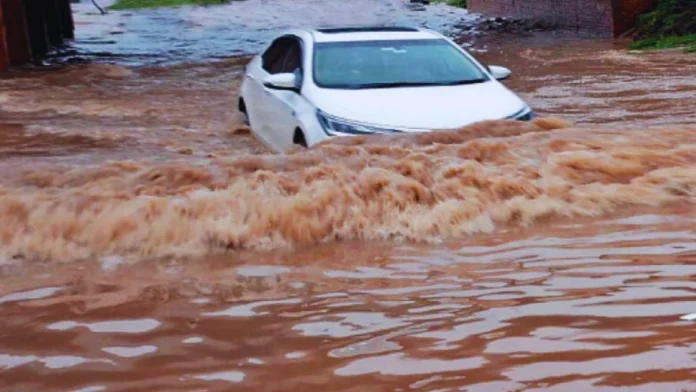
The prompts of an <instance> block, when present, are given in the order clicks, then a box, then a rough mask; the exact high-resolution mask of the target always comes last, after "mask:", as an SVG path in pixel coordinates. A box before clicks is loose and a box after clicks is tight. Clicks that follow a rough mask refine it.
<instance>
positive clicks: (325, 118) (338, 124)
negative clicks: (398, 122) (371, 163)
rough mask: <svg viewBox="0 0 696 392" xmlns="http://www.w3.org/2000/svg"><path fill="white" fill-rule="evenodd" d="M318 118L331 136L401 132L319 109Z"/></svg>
mask: <svg viewBox="0 0 696 392" xmlns="http://www.w3.org/2000/svg"><path fill="white" fill-rule="evenodd" d="M317 119H318V120H319V124H321V127H322V128H323V129H324V132H325V133H326V134H327V135H329V136H345V135H370V134H375V133H381V134H390V133H400V131H398V130H396V129H389V128H380V127H374V126H372V125H366V124H360V123H357V122H353V121H349V120H345V119H342V118H337V117H333V116H331V115H328V114H326V113H324V112H322V111H321V110H317Z"/></svg>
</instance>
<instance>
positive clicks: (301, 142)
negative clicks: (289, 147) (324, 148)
mask: <svg viewBox="0 0 696 392" xmlns="http://www.w3.org/2000/svg"><path fill="white" fill-rule="evenodd" d="M292 142H293V143H295V144H296V145H298V146H302V147H305V148H306V147H307V139H306V138H305V135H304V132H302V130H301V129H300V128H295V134H294V135H293V137H292Z"/></svg>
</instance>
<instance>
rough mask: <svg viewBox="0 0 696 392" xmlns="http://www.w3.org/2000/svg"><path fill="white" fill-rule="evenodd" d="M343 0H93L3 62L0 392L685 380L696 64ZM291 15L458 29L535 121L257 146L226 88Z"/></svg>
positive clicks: (679, 56) (694, 371)
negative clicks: (129, 6) (69, 41)
mask: <svg viewBox="0 0 696 392" xmlns="http://www.w3.org/2000/svg"><path fill="white" fill-rule="evenodd" d="M100 3H101V2H100ZM359 3H360V6H361V7H360V12H358V10H356V9H355V8H352V6H349V5H346V4H347V2H345V1H338V0H337V1H329V0H324V1H321V2H320V1H311V0H293V1H290V0H273V1H271V0H266V1H262V0H247V1H245V2H232V3H231V4H229V5H225V6H221V7H218V8H214V7H213V8H182V9H176V10H150V11H137V12H136V11H133V12H131V11H129V12H123V13H115V12H111V13H109V15H107V16H105V17H103V19H100V18H101V16H100V15H96V14H93V13H94V11H95V10H93V9H91V8H90V7H91V4H89V3H82V4H79V5H77V7H76V22H77V25H78V34H79V35H80V36H79V37H78V39H77V41H76V43H75V44H74V46H73V48H74V50H73V51H71V52H69V53H68V55H67V57H63V60H62V61H68V62H74V64H72V65H67V66H61V67H58V68H57V69H54V70H42V69H23V70H15V71H13V72H12V73H11V74H10V75H8V76H7V77H3V78H2V79H0V131H1V132H2V135H3V137H2V139H0V173H1V174H2V176H0V244H2V246H1V247H0V389H1V390H8V391H83V392H84V391H139V390H165V391H171V390H182V391H203V390H207V391H230V390H233V391H236V390H239V391H305V390H310V391H472V392H473V391H477V392H478V391H492V392H498V391H590V390H592V391H594V390H601V391H624V390H630V391H650V392H652V391H670V392H671V391H688V390H696V338H695V337H694V328H696V324H694V322H696V321H693V320H692V317H689V315H690V314H693V313H696V283H694V277H695V276H696V231H695V230H694V224H695V223H696V211H695V210H694V202H696V142H695V141H696V138H695V137H694V132H696V99H695V98H696V56H693V55H686V54H683V53H681V52H679V51H665V52H653V53H632V52H628V51H626V50H625V49H623V44H622V43H620V42H606V41H587V40H578V39H573V38H570V37H568V36H564V35H563V34H556V33H543V34H535V35H530V36H524V37H514V39H513V38H511V37H508V36H499V35H491V36H476V37H472V36H471V35H461V33H459V32H458V31H459V30H458V28H457V26H460V27H461V25H462V24H463V25H466V24H467V23H472V22H473V21H475V20H476V18H477V17H476V16H472V15H468V14H466V12H465V11H461V10H453V9H450V8H447V7H445V6H440V5H438V6H435V7H432V8H427V9H426V11H412V10H409V9H408V8H406V7H405V6H404V5H403V4H401V3H399V2H398V1H391V0H384V1H370V2H359ZM105 4H106V3H105ZM300 7H304V8H300ZM308 7H311V9H312V11H313V12H307V9H308ZM301 9H304V11H301ZM221 10H224V11H225V12H222V11H221ZM337 15H340V17H337ZM303 16H306V18H307V19H306V20H305V22H306V23H310V24H332V23H333V24H344V23H353V22H355V21H356V20H357V21H363V20H364V18H368V19H369V18H375V20H377V19H378V18H379V17H382V18H385V20H387V21H391V22H403V23H407V22H408V23H413V24H426V25H429V26H431V27H434V28H437V29H439V30H440V31H443V32H447V33H449V34H452V35H453V36H455V37H456V38H457V39H458V40H460V41H461V42H463V43H466V44H467V45H468V46H471V47H473V49H474V50H475V53H476V55H477V57H479V58H480V59H481V60H482V61H484V62H486V63H490V64H500V65H504V66H507V67H509V68H511V69H512V70H513V72H514V76H513V78H512V79H510V80H509V81H507V82H506V84H507V85H509V86H510V87H511V88H513V89H514V90H515V91H517V92H519V93H520V94H521V95H522V96H523V97H524V98H525V99H526V100H527V101H528V102H529V103H530V104H531V105H532V106H533V107H534V108H535V109H536V110H537V112H539V114H541V115H542V116H544V117H545V118H544V119H542V120H539V121H537V122H536V123H533V124H526V123H525V124H523V123H519V124H517V123H507V122H492V123H485V124H477V125H474V126H471V127H466V128H463V129H461V130H456V131H452V132H443V133H438V134H427V135H416V136H408V135H406V136H403V135H402V136H396V137H371V138H358V137H356V138H351V139H344V140H341V141H337V142H334V143H329V144H326V145H323V146H320V147H317V148H314V149H312V150H310V151H301V150H297V151H292V152H290V153H289V154H288V155H286V156H280V155H275V154H271V153H270V152H269V151H266V150H265V149H264V147H263V146H261V145H260V144H259V143H257V142H256V141H255V140H254V138H253V137H252V136H251V135H250V134H249V132H248V130H247V129H246V128H245V127H244V126H242V122H241V117H240V116H239V113H237V112H236V110H235V107H236V105H235V103H236V102H235V91H236V89H237V87H238V82H239V75H240V72H241V69H242V67H243V65H244V64H245V62H246V61H247V60H246V58H247V57H246V55H247V54H248V53H253V51H254V50H256V49H257V48H258V45H259V43H260V42H263V39H265V37H267V36H268V35H269V34H271V35H272V33H273V32H274V31H276V30H275V29H277V28H279V27H286V26H294V25H301V24H302V23H301V22H300V20H301V19H302V17H303ZM100 20H101V21H102V22H99V21H100ZM380 20H381V19H380ZM370 21H372V19H370ZM155 22H157V23H159V25H158V24H157V23H155ZM170 23H171V24H174V25H176V26H179V29H178V30H177V31H176V33H175V32H173V30H171V29H167V28H164V27H163V26H168V25H169V24H170ZM158 26H159V27H158ZM119 31H120V32H119ZM121 33H122V34H121ZM148 37H157V39H151V40H149V41H148V43H147V44H145V43H144V42H145V41H147V39H146V38H148ZM100 40H101V41H103V42H100ZM107 41H108V42H107ZM238 54H243V55H242V56H239V55H238ZM66 58H67V60H65V59H66ZM80 59H86V60H87V61H86V62H84V63H83V61H76V60H80ZM457 110H465V103H462V108H461V109H459V108H457ZM693 319H694V320H696V316H694V317H693Z"/></svg>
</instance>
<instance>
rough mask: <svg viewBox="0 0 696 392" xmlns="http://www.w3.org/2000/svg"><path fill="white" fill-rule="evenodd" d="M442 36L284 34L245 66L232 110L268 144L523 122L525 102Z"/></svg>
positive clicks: (504, 73) (370, 31)
mask: <svg viewBox="0 0 696 392" xmlns="http://www.w3.org/2000/svg"><path fill="white" fill-rule="evenodd" d="M509 76H510V71H509V70H508V69H506V68H503V67H497V66H490V67H484V66H483V65H481V64H480V63H479V62H478V61H476V60H475V59H474V58H473V57H472V56H471V55H470V54H469V53H467V52H466V51H465V50H464V49H462V48H460V47H459V46H458V45H457V44H455V43H454V42H453V41H451V40H450V39H448V38H446V37H445V36H443V35H441V34H439V33H436V32H434V31H431V30H427V29H416V28H408V27H351V28H330V29H313V30H310V29H306V30H292V31H288V32H287V33H285V34H282V35H280V36H279V37H278V38H277V39H275V40H274V41H273V42H272V43H271V44H270V45H269V46H268V47H267V48H266V50H265V51H264V52H263V53H262V54H260V55H258V56H256V57H254V58H253V59H252V60H251V62H250V63H249V64H248V65H247V67H246V69H245V75H244V81H243V83H242V87H241V93H240V97H239V110H240V111H241V112H242V113H243V114H244V115H245V118H246V121H247V123H248V124H249V125H250V127H251V129H252V133H253V134H254V135H255V136H256V138H257V139H259V140H260V141H261V142H263V143H264V144H265V145H267V146H269V147H270V148H272V149H273V150H276V151H278V152H284V151H286V150H287V148H288V147H290V146H292V145H301V146H312V145H314V144H316V143H319V142H321V141H323V140H326V139H329V138H332V137H335V136H351V135H364V134H390V133H400V132H430V131H433V130H444V129H455V128H459V127H462V126H465V125H468V124H471V123H474V122H478V121H483V120H499V119H515V120H522V121H528V120H531V119H532V117H533V116H534V113H533V112H532V110H531V109H530V108H529V106H528V105H527V104H526V103H525V102H524V101H523V100H522V99H520V98H519V97H518V96H517V95H515V94H514V93H513V92H511V91H510V90H508V89H507V88H506V87H505V86H503V84H501V83H500V82H499V80H503V79H506V78H508V77H509Z"/></svg>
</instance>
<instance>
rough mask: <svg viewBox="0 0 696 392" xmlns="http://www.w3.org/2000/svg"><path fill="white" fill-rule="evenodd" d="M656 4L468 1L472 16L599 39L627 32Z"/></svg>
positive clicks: (639, 0)
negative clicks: (531, 22) (546, 26)
mask: <svg viewBox="0 0 696 392" xmlns="http://www.w3.org/2000/svg"><path fill="white" fill-rule="evenodd" d="M653 3H654V0H468V4H469V9H470V10H471V11H473V12H479V13H483V14H490V15H496V16H507V17H512V18H519V19H533V20H538V21H540V22H543V23H545V24H549V25H554V26H557V27H558V28H561V29H565V30H574V31H578V32H580V33H583V34H588V35H593V36H599V37H614V36H617V35H620V34H621V33H623V32H625V31H626V30H627V29H629V28H630V27H631V26H632V25H633V23H634V21H635V18H636V17H637V16H638V15H640V14H641V13H643V12H645V11H646V10H647V9H648V8H649V7H650V6H651V5H652V4H653Z"/></svg>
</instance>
